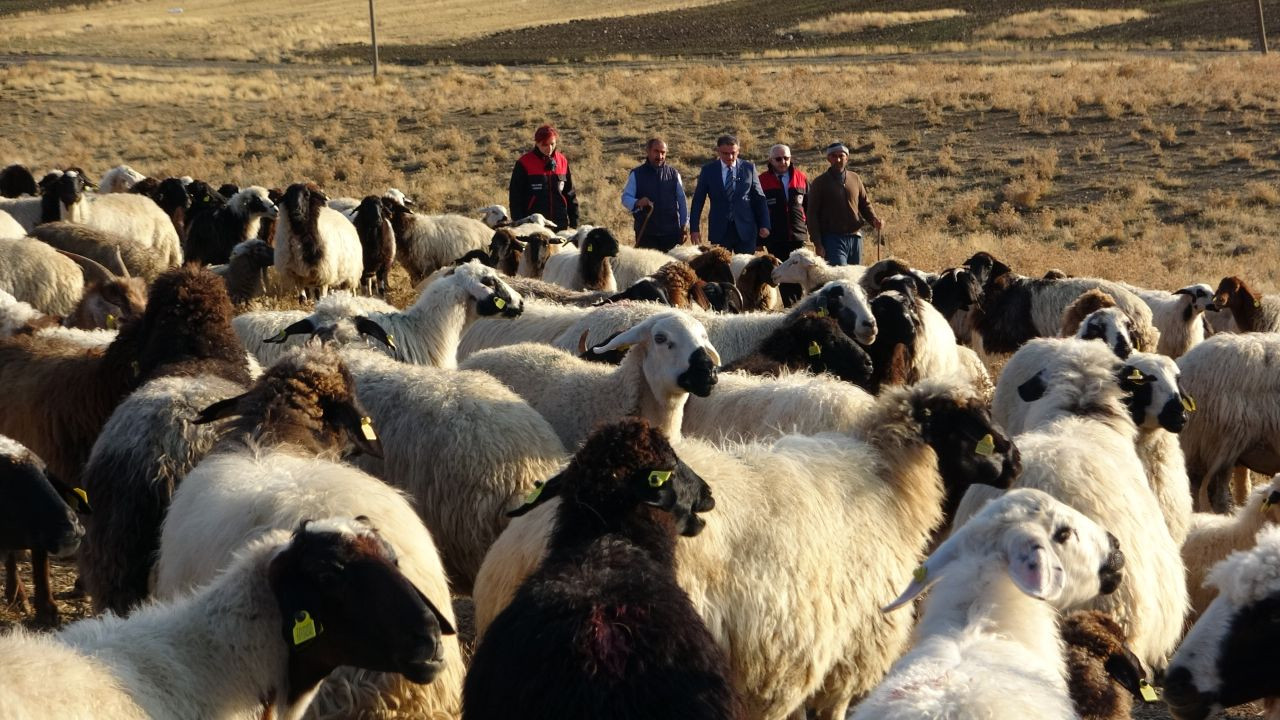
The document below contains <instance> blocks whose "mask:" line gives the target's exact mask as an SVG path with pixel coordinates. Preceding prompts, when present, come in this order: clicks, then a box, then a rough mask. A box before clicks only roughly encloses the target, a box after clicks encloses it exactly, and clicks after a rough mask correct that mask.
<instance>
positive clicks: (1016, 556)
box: [1006, 531, 1067, 601]
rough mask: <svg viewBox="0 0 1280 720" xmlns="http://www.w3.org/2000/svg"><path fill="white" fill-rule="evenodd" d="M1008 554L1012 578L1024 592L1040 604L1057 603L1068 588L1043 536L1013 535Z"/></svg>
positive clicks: (1018, 533)
mask: <svg viewBox="0 0 1280 720" xmlns="http://www.w3.org/2000/svg"><path fill="white" fill-rule="evenodd" d="M1013 532H1014V537H1013V538H1012V539H1011V540H1010V541H1009V543H1008V546H1007V549H1006V552H1007V553H1008V556H1009V568H1008V569H1009V578H1010V579H1011V580H1013V584H1014V585H1017V586H1018V589H1019V590H1021V591H1022V592H1024V593H1026V594H1027V595H1030V596H1031V597H1033V598H1038V599H1040V600H1050V601H1051V600H1054V599H1056V598H1058V597H1059V596H1060V595H1062V591H1063V589H1064V588H1065V587H1066V583H1067V580H1066V575H1067V574H1066V572H1064V571H1063V569H1062V561H1061V560H1059V559H1058V554H1057V553H1055V552H1054V551H1053V550H1052V549H1051V547H1050V544H1049V542H1048V538H1046V537H1043V536H1042V534H1037V533H1028V532H1025V531H1013Z"/></svg>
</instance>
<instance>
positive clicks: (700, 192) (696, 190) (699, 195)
mask: <svg viewBox="0 0 1280 720" xmlns="http://www.w3.org/2000/svg"><path fill="white" fill-rule="evenodd" d="M706 201H707V182H706V173H703V172H699V173H698V182H697V184H696V185H694V186H693V207H692V208H690V209H689V232H698V221H699V220H701V219H702V204H703V203H705V202H706Z"/></svg>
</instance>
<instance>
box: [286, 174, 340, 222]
mask: <svg viewBox="0 0 1280 720" xmlns="http://www.w3.org/2000/svg"><path fill="white" fill-rule="evenodd" d="M282 202H283V203H284V209H285V214H286V215H287V216H288V217H289V222H290V223H291V224H292V225H293V227H294V228H295V229H301V228H303V227H304V226H305V225H306V224H307V221H308V219H309V218H310V217H311V216H313V215H314V214H316V213H317V212H319V209H320V208H322V207H324V206H325V205H326V204H327V203H328V202H329V196H327V195H325V194H324V192H323V191H321V190H320V188H319V187H317V186H316V185H315V184H314V183H294V184H293V185H290V186H289V188H288V189H287V190H285V191H284V200H283V201H282Z"/></svg>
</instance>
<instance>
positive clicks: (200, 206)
mask: <svg viewBox="0 0 1280 720" xmlns="http://www.w3.org/2000/svg"><path fill="white" fill-rule="evenodd" d="M179 182H181V181H179ZM186 188H187V194H188V195H190V196H191V207H190V208H189V209H188V212H187V218H188V222H190V221H192V220H194V219H195V218H196V217H197V216H198V215H200V213H203V212H206V211H209V210H212V209H214V208H219V207H222V206H223V205H226V204H227V198H225V197H223V196H222V195H221V194H219V193H218V191H217V190H214V189H213V188H212V187H210V186H209V183H207V182H205V181H203V180H192V181H191V182H190V183H188V184H187V186H186Z"/></svg>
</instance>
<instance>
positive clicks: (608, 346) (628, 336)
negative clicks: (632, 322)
mask: <svg viewBox="0 0 1280 720" xmlns="http://www.w3.org/2000/svg"><path fill="white" fill-rule="evenodd" d="M654 317H655V316H651V317H649V318H647V319H645V320H644V321H643V322H641V323H640V324H639V325H636V326H635V327H633V328H631V329H630V330H627V331H625V332H621V333H618V334H617V335H616V336H615V337H614V338H613V339H612V340H610V341H609V342H607V343H605V344H604V345H598V346H596V347H595V352H596V354H597V355H602V354H604V353H607V352H609V351H610V350H617V349H618V348H619V347H621V346H623V345H635V344H636V343H638V342H640V341H642V340H645V339H646V338H648V336H649V328H651V327H653V318H654Z"/></svg>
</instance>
